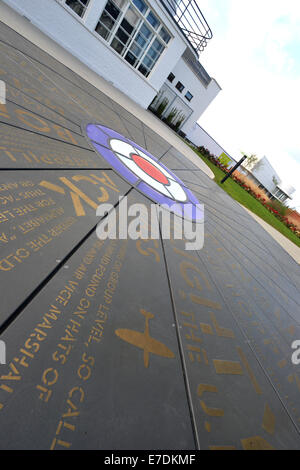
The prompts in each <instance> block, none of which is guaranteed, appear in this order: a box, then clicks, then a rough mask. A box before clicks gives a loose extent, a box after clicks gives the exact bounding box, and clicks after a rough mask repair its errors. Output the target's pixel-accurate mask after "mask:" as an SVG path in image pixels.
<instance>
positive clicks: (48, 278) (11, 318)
mask: <svg viewBox="0 0 300 470" xmlns="http://www.w3.org/2000/svg"><path fill="white" fill-rule="evenodd" d="M131 190H132V187H131V188H129V189H128V191H127V192H126V193H125V194H124V195H123V197H122V198H121V201H122V200H123V198H124V197H126V196H128V194H129V193H130V191H131ZM121 201H120V200H119V201H117V202H116V204H115V205H114V207H113V208H112V210H114V209H115V208H116V207H118V205H119V204H120V202H121ZM108 215H109V213H107V214H105V216H104V217H102V219H100V220H99V221H98V222H97V223H96V224H95V225H94V226H93V227H92V228H91V229H90V230H89V231H88V233H87V234H86V235H85V236H84V237H83V238H82V239H81V240H80V241H79V242H78V243H77V245H75V246H74V247H73V248H72V250H71V251H69V253H68V254H67V255H66V256H65V257H64V258H63V259H62V260H61V261H60V262H59V263H58V264H57V266H56V267H55V268H54V269H53V270H52V271H51V272H50V273H49V274H48V275H47V276H46V277H45V279H43V281H42V282H41V283H40V284H39V285H38V286H37V287H36V288H35V289H34V290H33V291H32V292H31V293H30V294H29V296H28V297H27V298H26V299H25V300H24V301H23V302H22V303H21V305H19V307H18V308H17V309H16V310H15V311H14V312H13V313H12V314H11V315H10V316H9V317H8V318H7V319H6V320H5V321H4V323H3V324H2V325H1V326H0V335H1V334H2V333H3V332H4V331H5V330H6V329H7V328H8V327H9V326H10V325H11V324H12V323H13V321H14V320H15V319H16V318H17V317H18V316H19V315H20V314H21V313H22V311H23V310H24V308H25V307H27V305H28V304H29V303H30V302H31V301H32V300H33V299H34V298H35V297H36V296H37V295H38V294H39V293H40V291H41V290H42V289H43V288H44V287H45V286H46V285H47V284H48V282H49V281H51V279H52V278H53V277H54V276H55V274H56V273H57V272H58V271H59V270H60V269H61V268H62V266H63V265H64V264H65V263H66V262H67V261H68V260H69V259H70V258H71V256H73V254H74V253H76V251H77V250H78V249H79V248H80V247H81V246H82V245H83V244H84V242H85V241H86V240H87V239H88V238H89V237H90V236H91V235H92V234H93V233H94V232H95V230H96V228H97V226H98V224H99V223H100V222H102V221H103V220H104V219H106V217H108Z"/></svg>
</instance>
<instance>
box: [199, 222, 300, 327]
mask: <svg viewBox="0 0 300 470" xmlns="http://www.w3.org/2000/svg"><path fill="white" fill-rule="evenodd" d="M210 225H211V224H210ZM211 227H212V228H213V229H214V230H216V231H217V232H218V230H217V229H216V228H215V226H213V225H211ZM218 233H220V232H218ZM212 236H213V237H214V238H216V235H215V233H214V232H213V233H212ZM216 240H217V241H218V242H219V243H220V245H222V247H223V248H224V250H226V252H228V253H229V254H230V255H231V253H230V252H229V251H228V248H226V246H225V245H224V244H223V243H222V241H221V240H220V239H218V238H216ZM236 249H237V250H238V251H239V252H240V253H241V254H243V256H245V255H244V253H242V252H241V251H240V250H239V249H238V248H236ZM199 256H200V255H199ZM231 256H232V255H231ZM245 257H246V256H245ZM247 259H248V261H250V262H251V263H252V264H254V266H255V267H256V268H257V269H258V270H260V271H261V272H262V273H263V275H264V276H266V277H268V275H267V274H265V273H264V272H263V271H262V270H261V269H260V268H259V267H258V266H257V265H256V264H255V263H254V262H253V261H252V260H251V259H249V258H247ZM238 263H239V264H240V265H241V266H243V268H244V269H245V271H246V272H247V274H248V275H249V276H250V277H251V278H252V279H254V281H255V282H257V283H258V284H259V285H260V287H261V288H262V289H263V290H265V291H266V292H267V293H268V295H269V296H270V297H272V299H273V300H274V301H275V302H277V303H278V304H279V305H280V307H281V308H282V310H283V311H284V312H285V313H286V314H287V315H288V316H289V317H290V319H291V320H292V321H293V322H296V323H297V324H299V321H298V320H296V318H294V317H293V316H292V315H291V314H290V312H289V311H288V310H287V309H286V307H285V306H284V304H283V302H282V301H281V300H279V299H278V298H276V297H275V296H274V295H273V294H272V293H271V292H270V291H269V290H266V288H265V286H264V285H263V284H262V283H261V282H260V281H259V279H257V278H256V277H254V275H253V274H251V273H250V272H249V271H248V269H247V267H246V266H245V264H242V263H241V262H240V261H238ZM272 282H273V283H274V284H276V283H275V281H272ZM276 285H277V287H279V289H280V290H282V291H283V292H284V293H285V295H287V296H289V294H287V293H286V292H285V291H284V290H283V289H282V288H281V287H280V286H278V284H276ZM289 298H290V299H291V300H292V301H293V302H295V301H294V299H293V298H292V297H291V296H289ZM295 303H296V302H295Z"/></svg>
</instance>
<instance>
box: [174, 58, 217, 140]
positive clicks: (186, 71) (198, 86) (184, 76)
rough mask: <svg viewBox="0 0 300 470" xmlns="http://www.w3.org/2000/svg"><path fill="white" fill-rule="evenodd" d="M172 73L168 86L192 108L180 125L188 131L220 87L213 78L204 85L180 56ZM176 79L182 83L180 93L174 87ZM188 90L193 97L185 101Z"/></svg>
mask: <svg viewBox="0 0 300 470" xmlns="http://www.w3.org/2000/svg"><path fill="white" fill-rule="evenodd" d="M172 73H173V74H174V75H175V78H174V80H173V82H172V83H170V82H167V83H168V86H170V88H172V90H174V91H175V93H176V94H177V95H178V96H180V98H182V99H183V101H184V102H185V103H186V104H187V105H188V106H189V107H190V108H192V110H193V113H192V114H191V116H190V117H189V119H188V120H187V121H186V122H185V123H184V125H183V126H182V131H183V132H185V133H188V132H189V131H190V129H191V127H192V126H193V125H194V123H195V122H197V121H198V119H199V118H200V116H201V115H202V114H203V113H204V111H205V110H206V109H207V107H208V106H209V104H210V103H211V102H212V101H213V99H214V98H215V97H216V96H217V94H218V93H219V92H220V91H221V88H220V86H219V85H218V83H217V82H216V81H215V80H214V79H213V78H212V80H211V82H210V83H209V85H208V86H205V85H204V84H203V83H202V82H201V81H200V79H199V77H198V76H197V75H196V74H195V72H194V71H193V70H192V69H191V68H190V66H189V65H188V64H187V62H186V61H185V60H184V59H182V58H180V60H179V61H178V62H177V64H176V65H175V67H174V68H173V69H172ZM178 81H179V82H181V83H182V84H183V85H184V90H183V91H182V93H180V92H179V91H178V90H177V89H176V88H175V87H176V84H177V82H178ZM188 91H189V92H190V93H191V94H192V95H193V99H192V100H191V101H187V100H186V98H185V94H186V93H187V92H188Z"/></svg>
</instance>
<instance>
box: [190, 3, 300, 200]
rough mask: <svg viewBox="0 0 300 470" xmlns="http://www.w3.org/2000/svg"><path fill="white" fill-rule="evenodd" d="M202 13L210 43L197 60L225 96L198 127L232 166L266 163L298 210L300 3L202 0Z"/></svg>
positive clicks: (299, 192)
mask: <svg viewBox="0 0 300 470" xmlns="http://www.w3.org/2000/svg"><path fill="white" fill-rule="evenodd" d="M201 9H202V11H203V13H204V16H205V17H206V19H207V21H208V24H209V25H210V26H211V27H212V30H213V33H214V38H213V39H212V40H211V42H210V43H209V44H208V46H207V49H206V50H205V52H204V53H203V54H202V55H201V57H200V60H201V62H202V63H203V65H204V67H206V68H207V70H208V72H209V73H210V74H211V75H212V76H214V78H216V80H217V81H218V82H219V83H220V85H221V87H222V89H223V90H222V92H221V93H220V94H219V95H218V96H217V98H216V99H215V100H214V102H213V103H212V104H211V105H210V107H209V108H208V110H207V111H206V112H205V113H204V114H203V116H202V117H201V118H200V120H199V123H200V125H202V126H203V127H204V128H205V129H206V130H207V131H208V132H209V133H210V134H211V135H212V136H213V137H214V138H215V139H216V140H217V141H218V142H219V143H220V144H221V145H222V146H223V147H225V149H226V150H227V151H228V152H229V153H231V154H232V156H233V157H235V158H239V157H240V150H244V151H246V152H248V153H255V154H257V155H259V156H263V155H266V156H267V158H268V159H269V160H270V162H271V164H272V165H273V166H274V168H275V170H276V171H277V172H278V173H279V175H280V176H281V177H282V179H283V180H285V181H286V182H288V183H290V184H292V185H293V186H294V187H296V188H297V190H298V194H297V195H296V197H295V205H296V204H297V205H300V178H299V175H300V139H299V136H300V132H299V112H300V92H299V79H300V4H299V1H298V0H286V1H285V2H281V1H279V0H273V1H272V3H270V2H268V1H267V2H261V0H252V1H251V2H241V1H240V0H227V1H226V2H224V0H201ZM297 46H299V48H298V47H297ZM297 152H298V153H297Z"/></svg>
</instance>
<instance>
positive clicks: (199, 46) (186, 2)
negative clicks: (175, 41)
mask: <svg viewBox="0 0 300 470" xmlns="http://www.w3.org/2000/svg"><path fill="white" fill-rule="evenodd" d="M160 1H161V3H162V4H163V6H164V7H165V9H166V10H167V11H168V13H169V15H170V16H171V17H172V19H173V21H174V22H175V23H177V25H178V26H179V28H180V29H181V31H182V32H183V33H184V35H185V36H186V38H187V39H188V41H189V43H190V44H191V46H192V47H193V49H194V50H195V51H196V52H197V53H198V54H200V52H202V51H203V50H204V49H205V47H206V46H207V43H208V41H209V40H210V39H212V37H213V34H212V31H211V29H210V27H209V26H208V24H207V21H206V19H205V18H204V16H203V13H202V11H201V10H200V8H199V6H198V4H197V2H196V0H160Z"/></svg>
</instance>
